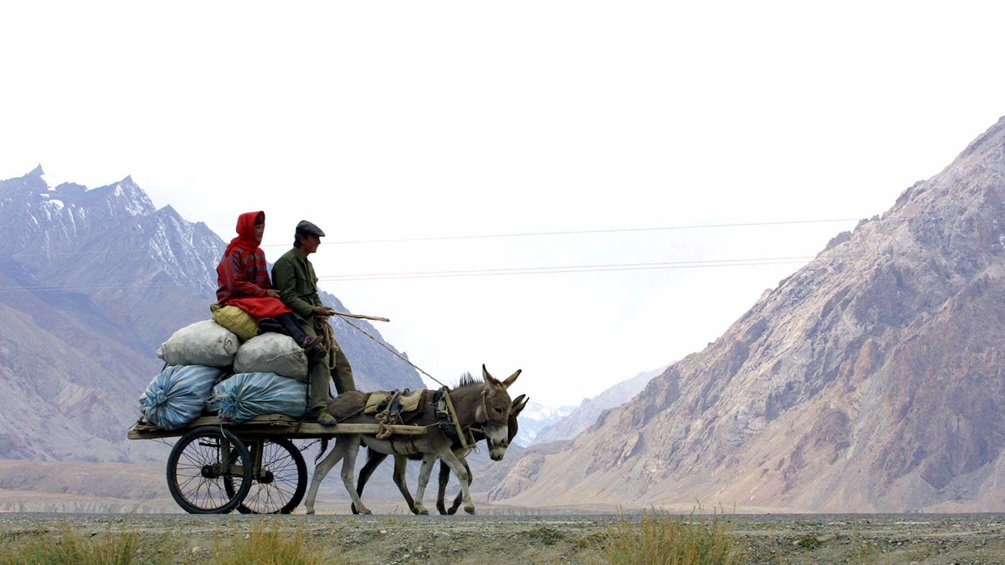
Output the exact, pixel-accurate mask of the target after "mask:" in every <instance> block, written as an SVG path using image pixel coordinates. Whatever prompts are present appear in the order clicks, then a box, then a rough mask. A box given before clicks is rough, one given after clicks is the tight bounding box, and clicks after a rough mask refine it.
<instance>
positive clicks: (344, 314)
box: [332, 312, 391, 322]
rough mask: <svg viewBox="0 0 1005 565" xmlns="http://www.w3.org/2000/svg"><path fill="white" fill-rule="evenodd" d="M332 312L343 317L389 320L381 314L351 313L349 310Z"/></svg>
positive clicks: (379, 320)
mask: <svg viewBox="0 0 1005 565" xmlns="http://www.w3.org/2000/svg"><path fill="white" fill-rule="evenodd" d="M332 314H333V315H335V316H343V317H346V318H360V319H363V320H376V321H378V322H390V321H391V320H388V319H387V318H384V317H382V316H367V315H366V314H352V313H349V312H332Z"/></svg>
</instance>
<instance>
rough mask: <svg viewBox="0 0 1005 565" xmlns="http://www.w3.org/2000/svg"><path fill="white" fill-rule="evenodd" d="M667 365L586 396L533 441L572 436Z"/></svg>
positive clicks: (623, 400) (645, 383)
mask: <svg viewBox="0 0 1005 565" xmlns="http://www.w3.org/2000/svg"><path fill="white" fill-rule="evenodd" d="M665 369H666V367H663V368H660V369H656V370H653V371H646V372H643V373H639V374H637V375H635V376H634V377H632V378H630V379H628V380H627V381H622V382H620V383H618V384H616V385H614V386H612V387H610V388H608V389H607V390H605V391H604V392H602V393H600V394H598V395H597V396H595V397H593V398H587V399H585V400H583V401H582V402H581V403H580V404H579V407H578V408H576V409H575V410H573V411H572V412H570V413H569V414H568V415H566V416H565V417H564V418H562V419H560V420H558V421H557V422H555V423H553V424H552V425H551V426H549V427H547V428H544V429H543V430H541V432H540V433H539V434H537V436H535V437H534V441H533V442H532V443H548V442H549V441H561V440H565V439H572V438H574V437H576V436H577V435H579V434H580V432H582V431H583V430H585V429H587V428H589V427H590V426H592V425H593V424H595V423H596V422H597V418H599V417H600V415H601V414H602V413H603V412H604V411H606V410H609V409H611V408H614V407H616V406H621V405H622V404H624V403H626V402H628V401H629V400H631V399H632V398H633V397H635V395H636V394H638V393H639V392H641V391H642V389H643V388H645V386H646V385H647V384H649V381H651V380H652V379H653V377H655V376H656V375H659V374H660V373H662V372H663V371H664V370H665Z"/></svg>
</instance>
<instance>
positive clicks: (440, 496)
mask: <svg viewBox="0 0 1005 565" xmlns="http://www.w3.org/2000/svg"><path fill="white" fill-rule="evenodd" d="M473 382H474V378H473V377H472V376H471V374H470V373H465V374H464V375H463V376H461V380H460V383H459V384H458V386H463V385H466V384H471V383H473ZM528 400H529V398H527V397H526V395H523V394H521V395H520V396H518V397H516V398H515V399H513V404H512V406H511V408H510V413H509V421H508V424H507V427H508V430H509V431H508V435H509V440H508V441H509V443H512V442H513V438H514V437H516V434H517V433H518V432H519V429H520V424H519V423H518V422H517V416H519V415H520V412H522V411H523V409H524V407H525V406H527V401H528ZM471 431H472V436H473V438H474V442H475V443H477V442H479V441H481V440H483V439H485V435H484V434H483V433H482V432H481V430H479V429H472V430H471ZM453 447H454V455H456V456H457V458H458V459H460V460H461V461H462V462H463V463H464V468H465V469H467V471H468V486H469V487H470V486H471V481H472V479H473V477H472V475H471V467H469V466H468V462H467V459H466V458H465V456H466V455H467V452H468V451H470V449H471V448H470V447H469V448H468V449H461V447H460V445H459V444H458V443H455V444H454V445H453ZM387 457H388V456H387V454H386V453H380V452H378V451H374V450H372V449H368V450H367V456H366V464H365V465H363V469H361V470H360V472H359V480H357V481H356V494H358V495H359V496H361V497H362V496H363V487H365V486H366V483H367V481H368V480H370V476H371V475H372V474H373V472H374V471H375V470H377V467H378V466H379V465H380V464H381V463H383V462H384V460H385V459H387ZM411 458H412V459H421V458H417V457H411ZM409 459H410V457H406V456H404V455H395V456H394V471H393V474H392V477H393V478H394V484H395V485H397V487H398V490H399V491H401V495H402V496H403V497H404V498H405V502H406V503H408V509H409V510H411V511H412V512H414V513H416V514H418V513H419V510H418V509H417V508H416V507H415V501H414V499H413V498H412V494H411V493H410V492H408V485H407V484H406V483H405V466H406V465H407V463H408V460H409ZM449 481H450V467H449V466H448V465H447V464H446V463H444V462H443V461H440V476H439V488H438V489H437V492H436V509H437V510H438V511H439V512H440V514H454V513H455V512H457V508H458V507H459V506H460V505H461V498H462V497H461V493H458V494H457V497H456V498H455V499H454V503H453V504H452V505H451V506H450V509H449V510H447V508H446V505H445V503H444V499H445V496H446V491H447V483H448V482H449ZM352 511H353V513H354V514H355V513H357V511H356V507H355V506H354V507H353V508H352Z"/></svg>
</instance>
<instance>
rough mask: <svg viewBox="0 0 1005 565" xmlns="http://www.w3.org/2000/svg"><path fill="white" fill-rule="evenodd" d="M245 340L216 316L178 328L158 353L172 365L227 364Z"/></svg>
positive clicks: (212, 365) (232, 359)
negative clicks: (212, 318) (215, 317)
mask: <svg viewBox="0 0 1005 565" xmlns="http://www.w3.org/2000/svg"><path fill="white" fill-rule="evenodd" d="M240 343H241V341H240V340H239V339H238V337H237V336H236V335H234V334H233V333H232V332H231V331H230V330H228V329H227V328H225V327H223V326H221V325H220V324H217V323H216V322H214V321H213V320H203V321H201V322H196V323H194V324H190V325H188V326H185V327H184V328H182V329H180V330H178V331H176V332H175V333H174V334H172V335H171V337H169V338H168V340H167V341H165V342H164V343H162V344H161V346H160V348H158V349H157V356H158V357H160V358H161V359H163V360H164V362H165V363H167V364H168V365H206V366H209V367H227V366H229V365H231V364H232V363H233V362H234V354H235V353H237V348H238V347H239V346H240Z"/></svg>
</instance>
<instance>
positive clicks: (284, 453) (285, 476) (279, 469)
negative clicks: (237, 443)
mask: <svg viewBox="0 0 1005 565" xmlns="http://www.w3.org/2000/svg"><path fill="white" fill-rule="evenodd" d="M258 450H262V453H261V462H260V463H259V462H258V461H259V459H258ZM251 457H252V459H253V460H254V461H255V462H256V464H255V469H256V471H255V477H254V481H255V482H254V484H253V485H252V486H251V490H250V491H249V492H248V495H247V496H245V497H244V500H243V502H241V504H240V505H238V507H237V511H238V512H240V513H242V514H289V513H290V512H293V509H294V508H296V507H297V505H298V504H300V501H302V500H303V499H304V494H305V493H306V492H307V463H306V462H304V456H303V454H301V453H300V450H299V449H297V446H296V445H294V444H293V442H292V441H290V440H288V439H285V438H278V439H268V440H263V441H256V442H254V443H252V444H251ZM223 484H224V486H225V487H226V489H227V494H231V495H232V494H234V493H236V491H237V489H236V486H237V485H236V481H234V480H233V478H232V477H225V478H224V480H223Z"/></svg>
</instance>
